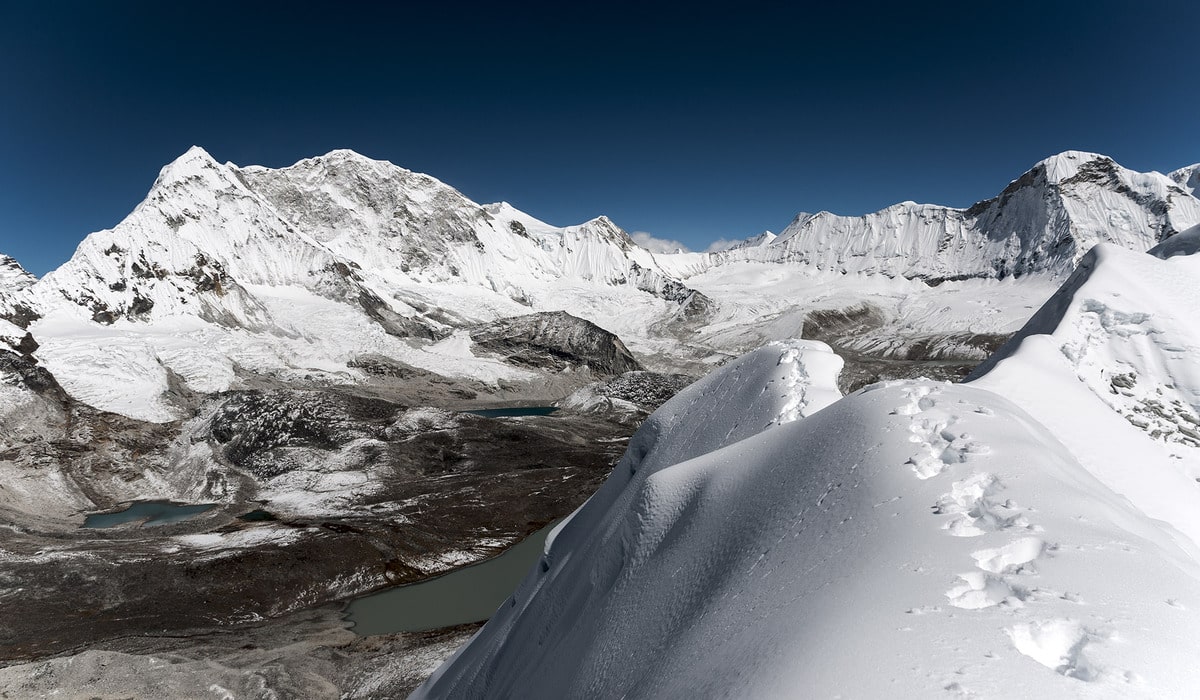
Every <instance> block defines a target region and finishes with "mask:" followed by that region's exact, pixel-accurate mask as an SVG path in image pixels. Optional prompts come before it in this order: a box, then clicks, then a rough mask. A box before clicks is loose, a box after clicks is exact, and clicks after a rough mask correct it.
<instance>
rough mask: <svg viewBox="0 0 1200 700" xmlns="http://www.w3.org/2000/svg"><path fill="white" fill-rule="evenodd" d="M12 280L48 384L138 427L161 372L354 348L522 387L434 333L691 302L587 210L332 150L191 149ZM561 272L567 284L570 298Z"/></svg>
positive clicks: (334, 374)
mask: <svg viewBox="0 0 1200 700" xmlns="http://www.w3.org/2000/svg"><path fill="white" fill-rule="evenodd" d="M17 279H20V280H22V284H21V286H20V288H19V289H16V290H15V291H14V292H13V293H12V294H11V295H7V296H5V297H0V299H3V300H4V301H3V303H4V305H5V309H0V311H3V312H5V313H6V315H8V316H9V317H11V318H14V319H17V316H18V315H19V316H20V318H19V319H17V320H19V321H20V325H28V324H29V323H31V322H32V323H33V324H34V325H32V326H31V329H32V330H33V332H34V335H35V336H36V337H37V338H38V340H39V342H41V343H42V344H43V349H42V351H41V353H40V355H39V357H41V358H42V359H43V360H44V362H45V365H46V367H48V368H49V369H50V370H51V371H52V372H53V373H54V374H55V376H57V377H58V378H59V381H60V382H61V384H62V385H63V387H64V388H65V389H66V390H67V391H68V392H69V393H70V394H71V395H72V396H74V397H75V398H77V399H80V400H82V401H84V402H86V403H89V404H90V405H93V406H95V407H97V408H101V409H104V410H110V411H116V412H119V413H122V414H123V415H126V416H129V417H133V418H138V419H144V420H156V421H163V420H172V419H175V418H177V417H179V416H178V412H177V411H176V410H175V409H174V408H172V407H171V405H170V403H169V402H168V401H166V400H164V399H163V397H162V395H163V393H164V392H166V391H167V390H168V388H169V387H170V385H171V382H172V381H175V380H176V379H179V380H182V381H183V382H184V384H186V386H187V387H188V388H190V389H191V390H193V391H199V392H212V391H221V390H225V389H228V388H230V387H232V386H234V385H236V383H237V381H238V379H237V377H238V375H239V373H240V372H241V371H243V370H244V371H247V372H251V373H258V374H268V375H273V376H275V377H278V378H280V379H283V380H285V381H292V380H294V379H301V378H302V379H305V380H310V381H311V380H313V379H316V380H318V381H323V382H329V381H332V382H350V381H356V379H357V378H359V377H360V373H358V372H356V371H355V370H353V369H350V368H349V367H348V366H347V363H348V362H349V361H351V360H352V359H353V358H354V357H355V356H356V355H357V354H364V353H375V354H382V355H385V356H387V357H391V358H393V359H397V360H400V361H402V362H405V363H407V364H410V365H412V366H414V367H418V368H422V369H426V370H430V371H434V372H437V373H441V374H447V375H451V376H461V377H469V378H472V379H475V380H479V381H483V382H489V383H493V384H495V383H496V382H499V381H501V380H505V381H526V380H529V379H531V378H532V377H533V374H532V373H530V372H528V371H524V370H519V369H515V368H511V367H506V366H504V365H503V363H502V362H500V361H499V360H497V359H491V358H487V357H477V356H476V355H475V353H474V352H473V351H472V350H471V348H470V343H469V341H468V343H467V345H466V346H462V347H460V345H461V343H459V344H451V345H452V347H451V346H447V347H443V346H442V345H440V344H437V343H436V342H435V341H438V340H440V339H443V338H445V337H446V336H450V335H452V334H453V333H454V332H455V331H456V330H461V329H462V328H464V327H467V326H470V325H472V324H474V323H478V322H488V321H493V320H495V319H498V318H502V317H509V316H517V315H521V314H527V313H529V312H530V311H531V310H535V309H547V310H559V309H564V308H565V309H566V310H571V311H575V312H576V313H580V309H581V308H582V310H583V311H587V312H589V315H590V316H592V317H593V318H596V319H597V321H599V322H603V323H613V322H616V324H617V325H616V328H617V330H620V331H622V332H624V331H625V326H624V325H620V324H622V323H624V322H625V321H624V319H623V316H625V314H623V313H621V312H624V311H626V310H628V309H629V308H637V309H639V311H640V312H641V314H642V315H643V316H644V318H641V317H639V318H636V319H634V321H633V323H635V324H642V325H644V324H647V323H649V319H652V318H655V317H658V316H665V315H669V314H670V313H671V311H672V309H678V308H680V305H682V304H684V303H685V302H689V301H691V300H692V296H693V295H692V290H690V289H687V288H686V287H684V286H683V285H682V284H681V283H679V282H678V281H677V280H675V279H673V278H671V277H670V276H668V275H666V274H665V273H664V272H663V271H662V270H661V269H659V267H658V265H657V264H656V262H655V260H654V256H653V255H651V254H650V253H649V252H647V251H644V250H642V249H641V248H638V247H637V246H635V245H634V244H633V242H632V240H630V239H629V237H628V236H627V235H626V234H625V232H624V231H622V230H621V229H620V228H618V227H617V226H615V225H614V224H613V223H612V222H611V221H609V220H608V219H606V218H604V217H600V218H598V219H595V220H593V221H589V222H586V223H584V224H580V225H578V226H571V227H567V228H556V227H553V226H550V225H548V224H545V223H543V222H539V221H537V220H536V219H533V218H532V217H530V216H528V215H526V214H523V213H521V212H519V211H517V210H515V209H513V208H512V207H510V206H508V205H505V204H500V205H492V206H490V207H481V206H479V205H477V204H475V203H473V202H471V201H469V200H468V199H466V198H465V197H463V196H462V195H461V194H460V193H458V192H457V191H456V190H454V189H453V188H450V187H449V186H447V185H445V184H443V183H441V182H439V181H437V180H436V179H434V178H432V177H429V176H427V175H421V174H418V173H413V172H411V171H407V170H404V169H402V168H398V167H396V166H394V165H392V164H391V163H386V162H383V161H375V160H371V159H368V158H365V157H363V156H360V155H358V154H356V153H353V152H350V151H334V152H332V153H330V154H328V155H326V156H322V157H319V158H311V159H307V160H304V161H301V162H299V163H297V164H296V165H294V166H291V167H289V168H282V169H277V170H275V169H268V168H261V167H247V168H239V167H237V166H235V165H233V164H224V165H222V164H219V163H217V162H216V161H215V160H213V158H212V157H211V156H210V155H209V154H208V153H206V152H205V151H204V150H203V149H201V148H198V147H193V148H192V149H190V150H189V151H188V152H187V153H185V154H184V155H183V156H181V157H180V158H178V159H177V160H176V161H175V162H173V163H171V164H169V165H168V166H166V167H165V168H163V169H162V171H161V173H160V175H159V177H158V179H157V180H156V182H155V183H154V186H153V187H152V188H151V191H150V193H149V195H148V196H147V198H146V200H145V201H143V202H142V203H141V204H140V205H138V207H137V208H136V209H135V210H134V211H133V212H132V213H131V214H130V215H129V216H128V217H126V218H125V219H124V220H123V221H122V222H120V223H119V224H118V225H117V226H115V227H114V228H112V229H110V230H105V231H100V232H97V233H94V234H92V235H90V236H88V237H87V238H86V239H85V240H84V241H83V242H82V243H81V244H80V245H79V248H78V249H77V251H76V253H75V255H74V256H73V257H72V258H71V259H70V260H69V261H68V262H67V263H65V264H64V265H63V266H61V267H60V268H59V269H57V270H55V271H53V272H51V273H49V274H47V275H46V276H45V277H44V278H42V279H41V280H37V281H36V283H34V284H26V283H25V282H27V281H28V280H26V279H25V278H24V277H17ZM564 285H566V286H568V287H569V288H572V289H583V290H585V291H586V297H585V299H584V302H583V305H580V304H579V303H578V302H577V301H576V297H577V296H578V293H572V294H566V295H564V294H563V293H562V288H563V286H564ZM531 307H532V308H531ZM597 307H600V308H607V309H610V310H612V312H611V313H608V314H598V315H597V314H592V313H590V312H591V311H592V310H593V309H594V308H597ZM13 309H17V310H19V311H20V312H21V313H20V314H13V313H8V312H11V311H12V310H13ZM6 310H7V311H6ZM405 339H411V340H409V341H408V342H405ZM98 342H99V343H100V344H102V345H103V346H104V349H103V350H98V348H99V345H98V344H97V343H98ZM447 351H450V352H447ZM98 353H101V354H102V356H101V355H100V354H98Z"/></svg>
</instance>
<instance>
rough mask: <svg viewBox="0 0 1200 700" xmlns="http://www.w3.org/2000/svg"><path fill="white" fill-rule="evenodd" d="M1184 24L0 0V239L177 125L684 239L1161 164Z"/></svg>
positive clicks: (1181, 106) (916, 8) (121, 199)
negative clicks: (1070, 173) (1037, 173)
mask: <svg viewBox="0 0 1200 700" xmlns="http://www.w3.org/2000/svg"><path fill="white" fill-rule="evenodd" d="M385 6H386V8H387V9H380V8H381V7H385ZM677 6H678V5H677ZM1198 36H1200V3H1196V2H1194V0H1161V1H1158V2H1153V1H1146V2H1132V1H1131V0H1130V1H1112V0H1089V1H1087V2H1082V1H1081V2H1052V1H1049V0H1047V1H1043V2H1020V1H1013V0H1007V1H1005V2H945V3H918V4H910V3H889V4H871V3H866V4H864V3H853V2H844V3H835V2H821V3H805V2H791V3H785V2H778V3H759V2H754V1H753V0H751V1H739V2H722V3H704V2H699V3H693V4H691V5H690V6H688V9H687V10H686V11H667V10H661V9H648V8H647V7H646V6H644V4H643V3H624V2H617V1H610V2H603V3H589V2H562V1H561V0H559V1H557V2H552V3H551V2H547V3H539V2H520V3H499V2H491V3H486V4H484V3H480V4H478V5H476V4H473V3H461V2H459V3H455V2H442V3H438V2H421V3H408V2H395V3H358V2H347V3H337V4H334V3H326V4H322V5H320V6H312V7H309V6H308V5H306V4H305V3H302V2H279V3H248V2H247V3H223V2H202V3H201V2H194V3H168V2H161V0H158V1H156V2H145V3H143V2H118V1H114V2H91V1H89V2H77V3H72V2H16V1H14V2H0V252H4V253H7V254H10V255H13V256H14V257H16V258H17V259H18V260H20V261H21V262H22V263H24V264H25V265H26V266H27V267H28V268H29V269H31V270H32V271H33V272H35V273H38V274H41V273H44V272H46V271H47V270H49V269H52V268H53V267H55V266H57V265H59V264H61V262H62V261H64V260H65V259H66V258H68V257H69V256H70V254H71V252H72V251H73V250H74V247H75V245H76V244H77V243H78V242H79V241H80V240H81V239H82V238H83V237H84V236H85V235H86V234H88V233H90V232H92V231H95V230H99V229H102V228H107V227H110V226H113V225H114V224H116V223H117V222H118V221H120V219H121V218H122V217H123V216H124V215H125V214H127V213H128V212H129V211H130V210H131V209H132V208H133V207H134V206H135V205H136V204H137V203H138V202H139V201H141V199H142V198H143V196H144V195H145V193H146V191H147V190H148V189H149V187H150V185H151V183H152V182H153V180H154V177H155V176H156V174H157V172H158V170H159V168H161V167H162V166H163V165H164V164H166V163H168V162H169V161H171V160H172V159H174V158H175V157H176V156H178V155H180V154H181V153H183V152H184V151H185V150H186V149H187V148H188V147H189V146H191V145H193V144H197V145H200V146H203V147H204V148H206V149H207V150H208V151H209V152H210V153H212V154H213V156H214V157H216V158H217V159H218V160H221V161H232V162H234V163H237V164H239V165H250V164H261V165H268V166H283V165H289V164H291V163H293V162H295V161H297V160H299V159H301V158H304V157H308V156H312V155H318V154H321V153H325V152H327V151H329V150H332V149H334V148H351V149H354V150H356V151H358V152H360V153H363V154H365V155H368V156H371V157H373V158H380V159H386V160H390V161H392V162H393V163H396V164H398V165H402V166H404V167H407V168H410V169H413V170H418V171H421V172H426V173H429V174H431V175H434V176H435V177H437V178H439V179H441V180H443V181H445V182H447V183H449V184H451V185H453V186H454V187H457V188H458V189H459V190H461V191H462V192H463V193H464V194H466V195H467V196H468V197H470V198H472V199H474V200H475V201H477V202H481V203H486V202H492V201H497V200H507V201H509V202H511V203H512V204H513V205H514V206H516V207H518V208H520V209H523V210H525V211H527V212H529V213H530V214H533V215H534V216H537V217H539V218H542V219H544V220H546V221H549V222H550V223H553V224H558V225H566V224H571V223H578V222H580V221H584V220H586V219H589V218H592V217H594V216H597V215H599V214H607V215H608V216H610V217H611V218H612V219H614V220H615V221H616V222H617V223H618V224H619V225H621V226H622V227H624V228H625V229H627V230H629V231H646V232H650V233H651V234H653V235H654V236H657V237H659V238H664V239H673V240H678V241H681V242H683V243H684V244H686V245H688V246H691V247H692V248H696V249H702V248H704V247H705V246H706V245H708V243H710V242H711V241H713V240H715V239H717V238H721V237H726V238H731V237H745V236H748V235H753V234H756V233H758V232H760V231H762V230H764V229H770V230H774V231H778V230H779V229H781V228H782V227H783V226H785V225H787V223H788V221H789V220H790V219H791V218H792V216H794V215H795V214H796V213H797V212H799V211H818V210H821V209H827V210H830V211H834V212H837V213H842V214H862V213H865V212H868V211H874V210H877V209H880V208H882V207H884V206H887V205H889V204H892V203H894V202H898V201H903V200H907V199H911V200H916V201H922V202H933V203H938V204H948V205H953V206H967V205H969V204H971V203H973V202H975V201H976V200H979V199H985V198H987V197H990V196H993V195H995V194H996V193H997V192H999V190H1000V189H1002V188H1003V187H1004V185H1006V184H1007V183H1008V182H1009V181H1010V180H1012V179H1013V178H1015V177H1017V176H1018V175H1020V174H1021V172H1023V171H1024V170H1025V169H1027V168H1028V167H1029V166H1030V165H1032V164H1033V163H1034V162H1036V161H1037V160H1040V159H1041V158H1043V157H1045V156H1048V155H1051V154H1053V153H1057V152H1059V151H1062V150H1067V149H1079V150H1089V151H1098V152H1101V153H1106V154H1108V155H1111V156H1113V157H1114V158H1116V160H1117V161H1118V162H1120V163H1122V164H1123V165H1126V166H1127V167H1131V168H1135V169H1138V170H1159V171H1168V170H1171V169H1174V168H1177V167H1181V166H1184V165H1188V164H1190V163H1194V162H1197V161H1200V79H1198V75H1200V71H1198V70H1197V67H1198V65H1200V52H1198V49H1197V46H1198V44H1197V41H1198V40H1197V37H1198Z"/></svg>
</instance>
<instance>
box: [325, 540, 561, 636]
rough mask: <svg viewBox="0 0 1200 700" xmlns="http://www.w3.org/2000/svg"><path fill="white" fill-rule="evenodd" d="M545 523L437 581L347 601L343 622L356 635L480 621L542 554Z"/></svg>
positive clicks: (423, 582)
mask: <svg viewBox="0 0 1200 700" xmlns="http://www.w3.org/2000/svg"><path fill="white" fill-rule="evenodd" d="M557 524H558V523H557V522H555V523H551V524H550V525H547V526H546V527H544V528H542V529H541V530H538V531H537V532H535V533H533V534H531V535H529V536H528V537H526V538H525V539H524V540H521V541H520V542H519V543H517V544H515V545H513V546H512V547H509V548H508V549H506V550H504V553H503V554H501V555H500V556H498V557H494V558H492V559H488V560H487V561H483V562H480V563H478V564H473V565H471V566H468V567H465V568H462V569H458V570H457V571H451V572H450V573H448V574H444V575H442V576H438V577H437V578H432V579H429V580H428V581H421V582H420V583H413V584H409V585H407V586H397V587H396V588H389V589H388V590H386V591H380V592H378V593H372V594H370V595H366V596H363V597H361V598H357V599H355V600H353V601H351V603H350V605H349V606H347V608H346V612H345V616H346V619H348V620H350V621H351V622H353V623H354V627H353V631H354V633H355V634H358V635H360V636H366V635H370V634H392V633H394V632H420V631H423V630H431V629H437V628H439V627H449V626H450V625H461V624H463V623H466V622H480V621H482V620H486V619H488V618H489V617H491V616H492V614H493V613H495V612H496V609H497V608H499V607H500V605H501V604H502V603H504V601H505V600H507V599H508V597H509V596H510V595H512V592H513V591H515V590H516V589H517V584H519V583H521V580H522V579H523V578H525V574H526V573H528V572H529V569H530V568H531V567H533V565H534V564H535V563H536V562H537V560H538V558H539V557H540V556H541V555H542V548H543V547H544V545H545V544H546V537H548V536H549V535H550V531H551V530H552V529H554V526H555V525H557Z"/></svg>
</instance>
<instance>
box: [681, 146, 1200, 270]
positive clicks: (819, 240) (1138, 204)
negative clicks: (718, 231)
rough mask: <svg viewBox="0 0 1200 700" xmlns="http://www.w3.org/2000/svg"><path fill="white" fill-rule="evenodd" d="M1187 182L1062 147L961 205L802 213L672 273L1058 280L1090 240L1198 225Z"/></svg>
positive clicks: (1120, 241) (1148, 241) (1141, 239)
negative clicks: (714, 270) (772, 233)
mask: <svg viewBox="0 0 1200 700" xmlns="http://www.w3.org/2000/svg"><path fill="white" fill-rule="evenodd" d="M1188 177H1190V178H1192V180H1191V181H1190V182H1192V184H1191V185H1188V184H1186V183H1188V182H1189V180H1188ZM1172 178H1174V179H1172ZM1194 179H1195V171H1194V170H1193V171H1187V169H1184V170H1181V171H1177V172H1176V173H1172V175H1171V176H1170V177H1168V176H1166V175H1162V174H1159V173H1154V172H1151V173H1139V172H1135V171H1132V170H1129V169H1126V168H1123V167H1121V166H1120V165H1118V164H1117V163H1116V162H1114V161H1113V160H1112V159H1111V158H1108V157H1106V156H1102V155H1098V154H1095V153H1083V152H1079V151H1066V152H1064V153H1060V154H1058V155H1056V156H1052V157H1050V158H1047V159H1046V160H1043V161H1041V162H1040V163H1038V164H1036V165H1035V166H1034V167H1033V168H1032V169H1030V170H1029V171H1028V172H1026V173H1025V174H1024V175H1022V176H1021V177H1019V178H1017V179H1016V180H1014V181H1013V182H1012V183H1011V184H1010V185H1009V186H1008V187H1006V188H1005V189H1004V191H1003V192H1001V193H1000V194H999V195H998V196H996V197H994V198H992V199H988V200H986V201H982V202H979V203H978V204H975V205H974V206H972V207H970V208H968V209H955V208H951V207H944V206H938V205H932V204H917V203H914V202H902V203H900V204H896V205H894V206H891V207H888V208H887V209H884V210H882V211H878V212H875V213H873V214H867V215H865V216H838V215H836V214H831V213H829V212H820V213H817V214H806V213H802V214H799V215H797V216H796V218H795V219H794V220H793V221H792V223H791V224H789V225H788V226H787V228H785V229H784V230H783V231H782V232H781V233H780V234H779V235H778V236H776V237H762V236H760V237H756V238H754V239H750V240H749V241H747V242H746V243H745V244H743V245H739V246H736V247H734V248H732V249H730V250H728V251H722V252H719V253H713V254H709V255H706V256H703V257H702V258H700V259H692V260H688V261H682V260H681V261H680V263H677V265H678V266H679V267H677V268H676V269H678V270H679V272H680V273H682V276H684V277H687V276H688V270H689V269H690V270H693V271H695V270H699V269H704V268H706V267H708V266H711V265H721V264H724V263H727V262H728V261H731V260H750V261H766V262H800V263H804V264H806V265H809V266H812V267H815V268H816V269H818V270H830V271H835V272H839V273H865V274H878V275H887V276H889V277H905V278H909V279H921V280H926V281H928V282H930V283H932V284H937V283H939V282H942V281H944V280H954V279H967V278H975V277H981V278H1003V277H1008V276H1023V275H1031V274H1037V273H1048V274H1051V275H1055V276H1064V275H1066V274H1067V273H1069V272H1070V271H1071V270H1072V269H1073V268H1074V266H1075V264H1076V263H1077V262H1078V261H1079V259H1080V258H1082V256H1083V255H1084V254H1085V253H1086V252H1087V251H1088V250H1089V249H1090V248H1091V247H1092V246H1093V245H1095V244H1097V243H1115V244H1117V245H1119V246H1121V247H1124V248H1129V249H1132V250H1138V251H1139V252H1140V251H1144V250H1146V249H1148V248H1150V247H1151V246H1153V245H1154V244H1156V243H1158V242H1159V241H1162V240H1164V239H1166V238H1168V237H1170V236H1171V235H1173V234H1175V233H1177V232H1179V231H1182V230H1184V229H1186V228H1188V227H1190V226H1194V225H1196V224H1197V223H1200V200H1197V199H1196V198H1195V197H1193V196H1191V194H1190V190H1191V189H1194V187H1195V184H1194ZM1185 187H1187V188H1188V189H1185Z"/></svg>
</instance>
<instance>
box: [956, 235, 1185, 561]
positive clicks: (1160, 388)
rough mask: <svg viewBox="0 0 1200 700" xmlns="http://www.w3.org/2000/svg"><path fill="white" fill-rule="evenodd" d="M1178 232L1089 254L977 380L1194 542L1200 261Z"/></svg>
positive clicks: (1123, 491)
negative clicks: (1133, 247)
mask: <svg viewBox="0 0 1200 700" xmlns="http://www.w3.org/2000/svg"><path fill="white" fill-rule="evenodd" d="M1180 236H1183V238H1181V239H1179V241H1178V242H1176V239H1171V240H1168V241H1167V242H1165V243H1163V244H1162V245H1161V246H1159V247H1157V248H1155V249H1153V250H1151V251H1150V252H1151V253H1153V254H1152V255H1146V254H1142V253H1135V252H1131V251H1127V250H1122V249H1120V248H1117V247H1115V246H1109V245H1102V246H1097V247H1096V248H1094V249H1093V250H1092V252H1090V253H1089V254H1088V255H1087V256H1086V257H1085V258H1084V260H1083V261H1082V262H1081V263H1080V266H1079V269H1078V270H1077V271H1076V272H1075V273H1074V274H1073V275H1072V276H1071V278H1070V279H1069V280H1068V281H1067V282H1066V284H1064V285H1063V288H1062V289H1061V290H1060V291H1059V292H1058V293H1057V294H1055V295H1054V296H1053V297H1052V298H1051V299H1050V300H1049V301H1048V302H1047V303H1046V305H1045V306H1044V307H1042V309H1041V310H1040V311H1038V313H1037V314H1035V315H1034V317H1033V318H1032V319H1030V321H1029V323H1028V324H1026V326H1025V327H1024V328H1023V329H1022V330H1021V331H1020V332H1018V333H1017V335H1016V336H1015V337H1014V338H1013V340H1012V341H1010V342H1009V344H1008V345H1006V346H1005V347H1004V348H1001V350H1000V351H999V352H998V353H997V354H996V355H995V356H994V357H993V358H991V359H990V360H989V361H988V362H986V363H984V364H983V365H981V366H980V367H979V368H978V369H977V370H976V376H978V377H980V378H979V379H977V380H976V382H975V383H976V384H978V385H981V386H985V387H988V388H991V389H993V390H995V391H996V392H998V393H1001V394H1003V395H1005V396H1007V397H1009V398H1011V399H1013V400H1014V401H1016V402H1017V403H1018V404H1020V405H1021V406H1022V407H1023V408H1025V410H1027V411H1029V412H1030V413H1031V414H1033V415H1034V416H1035V417H1036V418H1037V419H1038V420H1039V421H1041V422H1042V423H1044V424H1045V425H1047V426H1049V427H1050V428H1051V430H1053V431H1054V432H1055V434H1056V435H1058V437H1059V439H1061V440H1062V441H1063V442H1064V443H1065V444H1066V445H1067V446H1068V447H1070V448H1071V449H1072V451H1074V452H1075V453H1076V455H1078V456H1079V457H1080V460H1081V461H1082V462H1083V463H1084V465H1085V466H1087V467H1088V468H1089V469H1091V470H1092V471H1093V472H1094V473H1095V474H1096V475H1097V476H1098V477H1099V478H1100V479H1101V480H1103V481H1104V482H1105V483H1107V484H1109V485H1110V486H1112V487H1113V488H1114V489H1116V490H1118V491H1119V492H1121V493H1123V494H1125V495H1126V496H1127V497H1128V498H1129V499H1130V500H1131V501H1132V502H1133V503H1134V505H1136V506H1138V507H1139V508H1141V509H1142V510H1143V511H1144V512H1145V513H1146V514H1148V515H1150V516H1152V517H1156V518H1159V519H1161V520H1164V521H1166V522H1168V523H1170V524H1171V525H1172V526H1173V527H1175V528H1176V529H1177V530H1178V531H1179V532H1180V533H1181V534H1182V536H1183V537H1185V538H1186V539H1187V540H1188V541H1190V546H1192V547H1200V487H1198V485H1197V479H1200V361H1198V360H1197V358H1198V357H1200V318H1197V309H1200V287H1198V286H1197V284H1196V281H1197V280H1198V279H1200V257H1197V256H1195V255H1191V254H1189V253H1190V250H1191V249H1194V244H1192V241H1193V240H1194V231H1192V232H1186V233H1183V234H1180ZM1158 256H1161V257H1158ZM1133 465H1136V469H1134V468H1132V466H1133Z"/></svg>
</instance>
